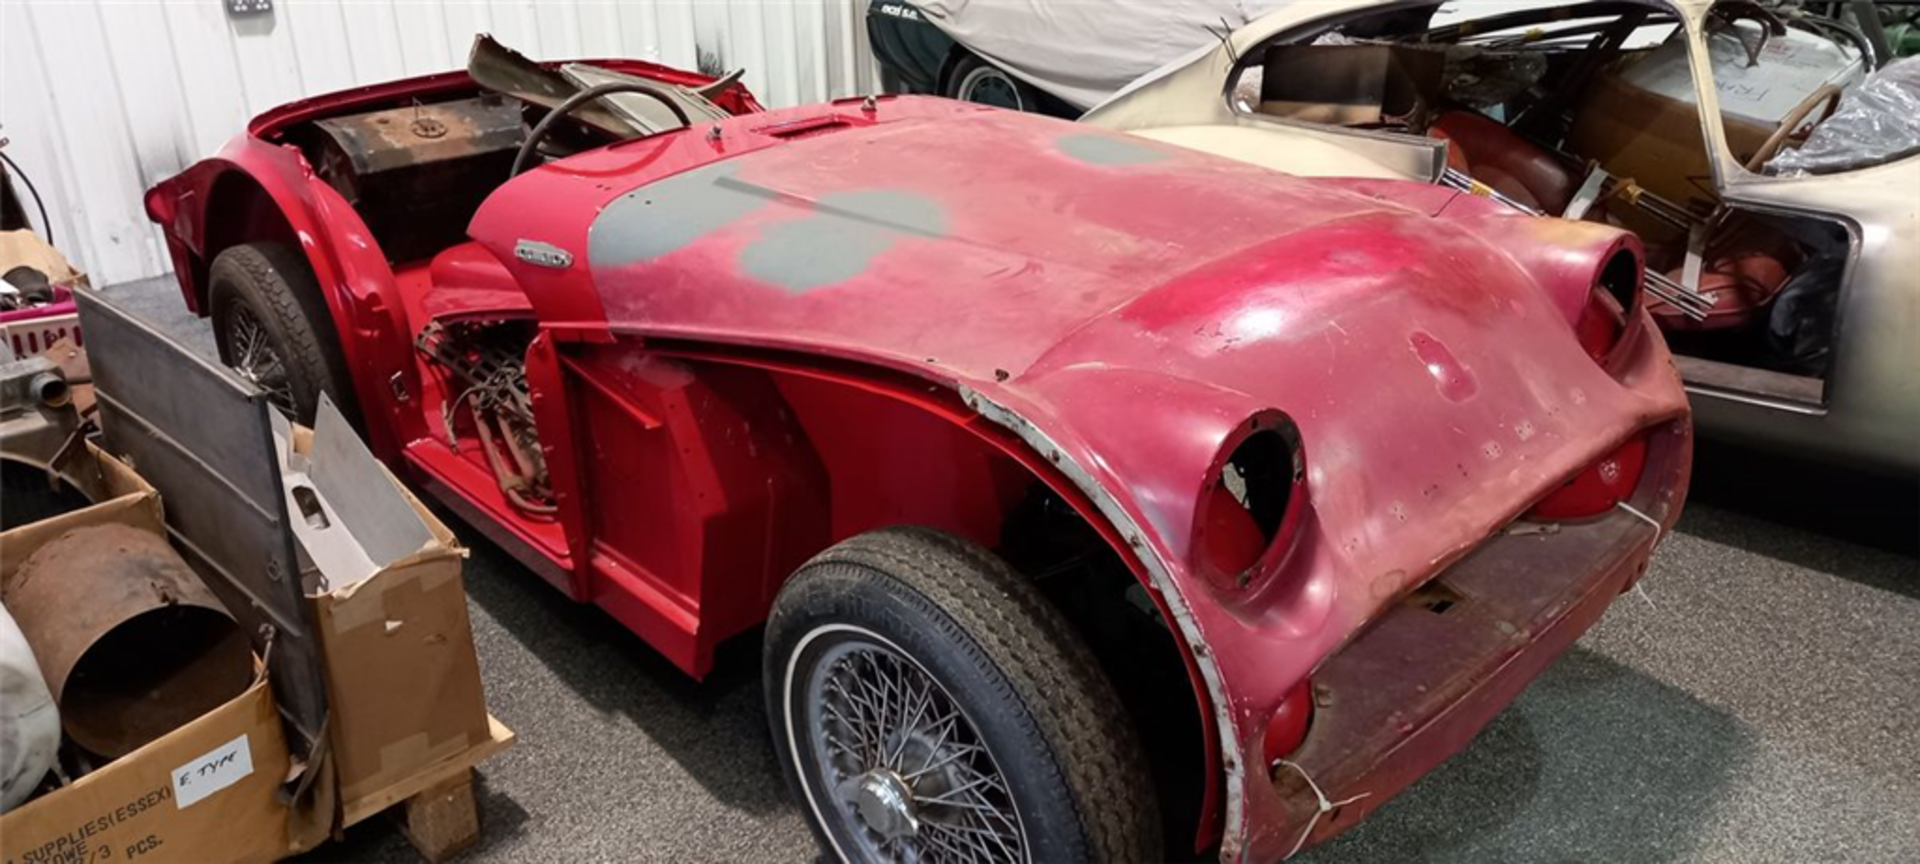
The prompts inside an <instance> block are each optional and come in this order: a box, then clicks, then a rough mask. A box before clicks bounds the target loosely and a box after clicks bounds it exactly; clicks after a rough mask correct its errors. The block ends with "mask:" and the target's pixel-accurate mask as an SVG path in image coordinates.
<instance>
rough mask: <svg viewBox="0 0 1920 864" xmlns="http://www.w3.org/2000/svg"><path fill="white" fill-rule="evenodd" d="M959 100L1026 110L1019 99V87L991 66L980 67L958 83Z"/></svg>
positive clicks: (1003, 73) (1024, 104) (1023, 102)
mask: <svg viewBox="0 0 1920 864" xmlns="http://www.w3.org/2000/svg"><path fill="white" fill-rule="evenodd" d="M959 90H960V100H961V101H963V102H973V103H977V104H980V105H991V106H993V107H995V108H1006V109H1010V110H1013V111H1024V110H1026V107H1027V106H1026V103H1025V101H1024V100H1022V99H1021V98H1020V88H1019V85H1016V84H1014V83H1013V79H1012V78H1010V77H1008V76H1007V73H1005V72H1002V71H1000V70H998V69H995V68H993V67H991V66H982V67H980V68H978V69H975V70H973V71H972V72H969V73H968V74H967V76H966V77H965V78H964V79H962V80H961V82H960V88H959Z"/></svg>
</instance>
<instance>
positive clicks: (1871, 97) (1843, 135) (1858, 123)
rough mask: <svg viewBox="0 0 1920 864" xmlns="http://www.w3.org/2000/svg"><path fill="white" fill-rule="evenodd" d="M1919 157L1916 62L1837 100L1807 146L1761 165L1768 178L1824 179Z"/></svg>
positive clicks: (1919, 72)
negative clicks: (1820, 176) (1836, 107)
mask: <svg viewBox="0 0 1920 864" xmlns="http://www.w3.org/2000/svg"><path fill="white" fill-rule="evenodd" d="M1914 153H1920V57H1907V58H1905V59H1901V60H1896V61H1894V62H1893V63H1892V64H1890V65H1888V66H1887V67H1886V68H1884V69H1881V70H1880V71H1878V72H1875V73H1873V74H1872V75H1871V76H1868V78H1867V80H1866V82H1865V83H1863V84H1861V85H1860V86H1858V87H1855V88H1854V89H1853V90H1852V91H1851V92H1849V93H1848V94H1847V95H1846V96H1844V97H1841V100H1840V108H1839V110H1837V111H1835V112H1834V113H1833V116H1832V117H1829V118H1827V120H1826V122H1824V123H1821V124H1820V125H1818V126H1815V127H1814V128H1813V133H1812V134H1811V135H1808V136H1807V143H1805V144H1802V145H1800V149H1798V150H1787V151H1784V152H1782V153H1781V154H1780V155H1778V156H1776V157H1774V158H1773V160H1772V161H1770V162H1768V163H1767V173H1769V174H1787V175H1796V174H1830V173H1833V172H1835V171H1846V170H1849V169H1853V168H1864V167H1867V166H1869V165H1878V164H1880V163H1882V162H1888V161H1891V160H1893V159H1897V158H1900V157H1902V156H1907V155H1911V154H1914Z"/></svg>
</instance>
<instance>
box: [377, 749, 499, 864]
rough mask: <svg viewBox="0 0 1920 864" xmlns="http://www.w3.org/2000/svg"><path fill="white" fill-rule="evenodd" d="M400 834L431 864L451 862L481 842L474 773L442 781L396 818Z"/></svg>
mask: <svg viewBox="0 0 1920 864" xmlns="http://www.w3.org/2000/svg"><path fill="white" fill-rule="evenodd" d="M395 815H396V816H398V817H399V819H400V832H401V833H402V834H405V835H406V837H407V840H408V841H409V842H411V843H413V848H414V849H416V850H418V851H419V852H420V857H422V858H425V859H427V861H428V862H430V864H440V862H442V861H445V860H447V859H449V858H452V857H453V856H455V855H458V854H460V853H461V852H462V851H464V850H466V849H467V847H469V846H472V845H473V844H474V843H475V842H477V841H478V840H479V839H480V810H479V808H478V807H477V806H476V805H475V804H474V800H473V769H471V768H468V769H466V770H463V771H461V772H459V773H457V774H455V775H454V776H452V777H448V778H446V779H445V780H441V781H440V782H438V783H435V784H433V785H432V786H429V787H427V788H426V789H425V790H424V791H422V792H420V793H419V794H417V795H414V796H413V797H412V798H408V799H407V801H406V804H405V805H404V806H402V807H401V808H400V809H399V811H398V812H397V813H396V814H395Z"/></svg>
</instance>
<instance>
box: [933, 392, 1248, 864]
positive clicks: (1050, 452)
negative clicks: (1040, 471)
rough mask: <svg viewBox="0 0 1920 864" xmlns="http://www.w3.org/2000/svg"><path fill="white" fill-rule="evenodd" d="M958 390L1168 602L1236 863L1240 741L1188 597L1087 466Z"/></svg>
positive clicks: (1225, 852)
mask: <svg viewBox="0 0 1920 864" xmlns="http://www.w3.org/2000/svg"><path fill="white" fill-rule="evenodd" d="M958 389H959V393H960V399H961V401H963V402H965V403H966V405H967V407H968V408H971V409H973V410H974V411H975V412H977V413H978V414H979V415H980V416H982V417H985V418H987V419H988V420H990V421H992V422H994V423H995V424H998V425H999V426H1000V427H1001V428H1004V429H1006V430H1007V431H1009V432H1012V433H1013V434H1015V435H1018V436H1019V437H1020V440H1022V441H1025V442H1026V443H1027V446H1029V447H1032V448H1033V449H1034V452H1036V453H1038V454H1040V455H1041V456H1042V457H1044V458H1046V460H1047V461H1048V462H1051V463H1053V465H1054V466H1056V467H1057V468H1059V470H1060V473H1061V474H1063V475H1065V476H1066V478H1067V479H1068V480H1071V481H1072V482H1073V485H1074V486H1075V487H1076V488H1078V489H1079V490H1080V492H1081V493H1082V494H1084V495H1086V496H1087V498H1088V499H1089V500H1091V501H1092V502H1093V504H1094V506H1095V507H1098V508H1099V509H1100V514H1101V515H1103V516H1105V517H1107V521H1109V522H1111V523H1112V524H1113V527H1114V528H1116V529H1118V530H1119V531H1120V533H1121V535H1122V536H1123V537H1125V538H1126V541H1127V543H1128V545H1130V546H1132V547H1133V550H1134V555H1135V557H1137V558H1138V559H1139V560H1140V564H1141V566H1144V567H1145V568H1147V577H1148V578H1149V579H1150V580H1152V582H1153V588H1154V590H1156V591H1158V592H1160V596H1161V597H1162V598H1164V599H1165V600H1166V603H1167V609H1168V610H1170V611H1171V612H1173V620H1174V623H1175V624H1177V625H1178V626H1179V627H1180V635H1181V637H1182V638H1184V639H1186V640H1187V648H1188V650H1189V651H1190V652H1191V653H1192V654H1193V659H1194V663H1195V665H1197V666H1199V667H1200V677H1201V678H1202V679H1203V680H1204V681H1205V682H1206V685H1207V696H1208V699H1209V700H1210V701H1212V703H1213V713H1214V719H1215V725H1217V726H1218V727H1219V733H1220V759H1221V764H1222V765H1223V767H1224V769H1225V771H1226V775H1227V795H1226V798H1227V801H1226V804H1227V814H1226V819H1225V824H1226V825H1227V826H1228V827H1227V829H1226V830H1225V831H1223V832H1222V837H1221V841H1220V859H1221V860H1222V861H1232V860H1237V859H1238V858H1239V857H1240V841H1241V837H1242V835H1243V834H1244V833H1245V826H1243V825H1242V824H1241V818H1242V817H1241V813H1240V808H1241V803H1240V802H1241V800H1242V796H1241V788H1242V786H1243V785H1244V783H1245V780H1246V778H1245V773H1244V769H1243V767H1242V766H1241V764H1240V753H1239V743H1238V742H1237V741H1235V740H1234V737H1233V728H1234V727H1233V718H1232V717H1231V716H1230V715H1229V714H1228V713H1227V707H1228V704H1229V703H1228V702H1227V696H1226V690H1225V688H1224V687H1222V686H1221V683H1220V670H1219V668H1218V667H1217V666H1216V665H1215V664H1214V661H1213V652H1212V651H1209V650H1207V647H1206V641H1205V639H1204V638H1202V636H1201V633H1200V627H1199V625H1197V624H1195V623H1194V620H1193V611H1192V609H1191V608H1190V607H1189V606H1188V605H1187V598H1186V595H1184V594H1181V593H1180V588H1179V586H1178V585H1175V584H1174V581H1173V574H1172V573H1171V572H1169V571H1168V569H1167V565H1166V562H1165V561H1162V560H1161V559H1160V556H1159V555H1158V553H1156V552H1154V551H1153V550H1152V549H1151V548H1149V547H1148V546H1147V543H1146V535H1145V534H1144V533H1143V532H1142V531H1141V530H1140V525H1139V523H1137V522H1135V521H1134V520H1133V517H1132V516H1129V515H1128V514H1127V512H1126V511H1125V510H1123V509H1121V507H1120V502H1119V501H1118V500H1116V499H1115V498H1114V497H1113V496H1112V495H1111V494H1109V493H1108V492H1107V490H1106V488H1105V487H1103V486H1101V485H1100V483H1099V481H1096V480H1095V479H1093V475H1092V474H1089V473H1087V470H1086V469H1085V468H1082V467H1081V466H1080V464H1079V463H1078V462H1075V461H1074V460H1073V458H1072V457H1071V456H1068V455H1067V453H1066V452H1065V451H1063V450H1061V449H1060V446H1059V445H1058V444H1056V443H1054V441H1053V439H1052V438H1050V437H1048V436H1047V433H1045V432H1042V431H1040V430H1039V429H1038V428H1036V427H1035V426H1034V425H1033V424H1032V423H1030V422H1028V421H1027V419H1026V418H1024V417H1021V416H1020V415H1019V414H1017V413H1015V412H1014V411H1013V410H1011V409H1009V408H1007V407H1005V406H1003V405H1001V404H999V403H997V402H994V401H993V400H992V399H989V398H987V397H986V396H983V395H981V394H980V392H979V391H977V390H974V389H973V388H971V387H968V386H967V385H965V384H960V385H958Z"/></svg>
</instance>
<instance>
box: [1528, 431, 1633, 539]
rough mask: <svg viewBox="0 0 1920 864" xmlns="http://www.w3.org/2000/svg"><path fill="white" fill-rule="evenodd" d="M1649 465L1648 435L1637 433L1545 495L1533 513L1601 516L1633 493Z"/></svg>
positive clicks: (1545, 516)
mask: <svg viewBox="0 0 1920 864" xmlns="http://www.w3.org/2000/svg"><path fill="white" fill-rule="evenodd" d="M1646 467H1647V437H1646V435H1645V434H1640V435H1635V436H1634V437H1633V438H1631V439H1629V440H1628V441H1627V443H1625V444H1622V445H1620V448H1619V449H1617V450H1615V451H1613V452H1612V453H1609V454H1607V455H1605V456H1602V457H1601V458H1600V459H1599V460H1598V461H1596V462H1594V463H1593V464H1592V465H1588V466H1587V467H1586V468H1585V469H1583V470H1581V472H1580V473H1578V474H1575V475H1573V478H1572V479H1570V480H1568V481H1567V482H1566V483H1563V484H1561V486H1560V488H1558V489H1555V490H1554V491H1553V493H1552V494H1550V495H1548V496H1547V497H1545V498H1542V499H1541V500H1540V503H1538V504H1535V505H1534V507H1533V511H1532V514H1531V515H1533V516H1535V517H1537V518H1540V519H1554V520H1560V519H1583V518H1586V517H1589V516H1598V515H1600V514H1602V513H1605V512H1607V511H1608V510H1612V509H1613V508H1614V505H1616V504H1619V503H1620V502H1622V501H1625V500H1627V499H1628V498H1630V497H1632V495H1633V491H1634V490H1635V489H1637V488H1639V486H1640V475H1641V473H1642V472H1644V471H1645V470H1646Z"/></svg>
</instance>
